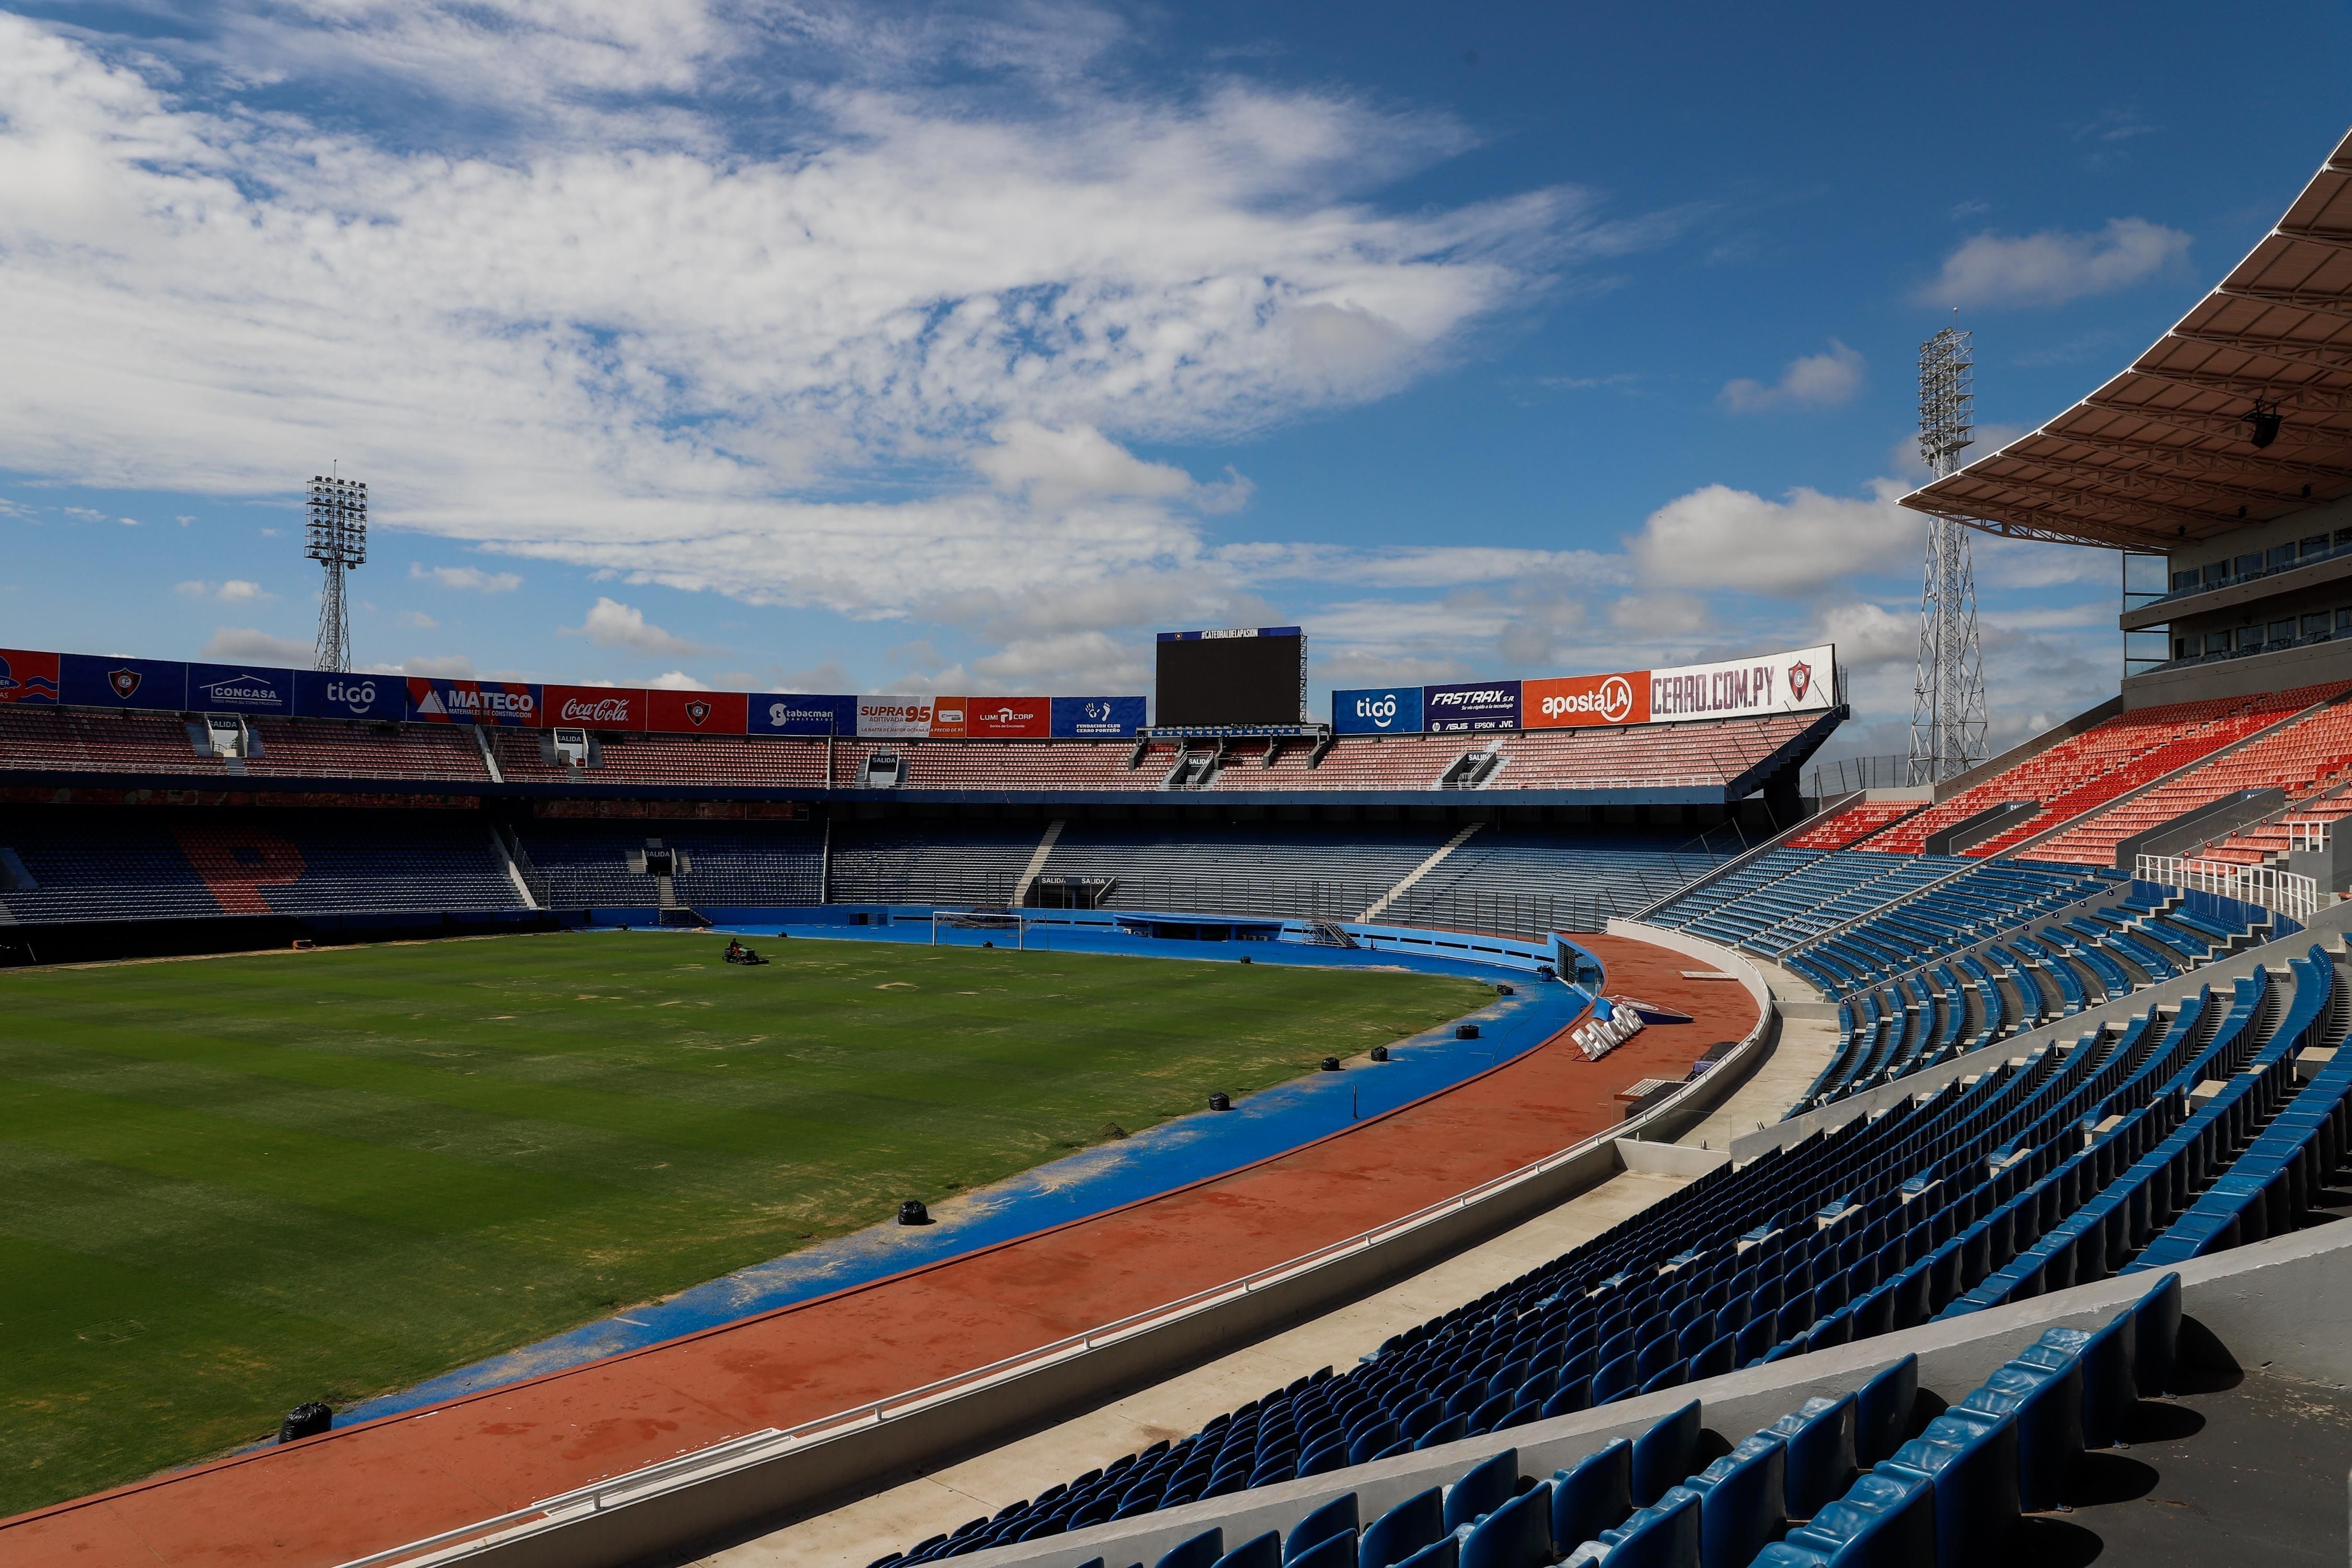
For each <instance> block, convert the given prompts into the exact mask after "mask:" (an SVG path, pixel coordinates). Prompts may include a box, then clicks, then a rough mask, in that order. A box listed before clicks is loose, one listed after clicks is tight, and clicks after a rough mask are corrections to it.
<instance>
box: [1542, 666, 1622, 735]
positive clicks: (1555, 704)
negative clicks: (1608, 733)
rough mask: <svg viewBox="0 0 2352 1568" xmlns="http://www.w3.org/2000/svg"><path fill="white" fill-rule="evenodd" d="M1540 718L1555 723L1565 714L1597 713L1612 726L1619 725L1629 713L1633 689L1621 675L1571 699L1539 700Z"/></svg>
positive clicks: (1551, 698) (1553, 698) (1552, 698)
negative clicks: (1552, 720)
mask: <svg viewBox="0 0 2352 1568" xmlns="http://www.w3.org/2000/svg"><path fill="white" fill-rule="evenodd" d="M1543 711H1544V717H1545V718H1547V719H1558V718H1559V717H1561V716H1562V715H1563V714H1569V713H1598V714H1599V715H1600V716H1601V718H1602V719H1604V720H1606V721H1608V722H1610V723H1612V724H1622V723H1623V722H1624V721H1625V720H1626V717H1627V716H1628V715H1629V714H1631V713H1632V712H1633V684H1632V683H1631V682H1630V681H1628V680H1627V679H1625V678H1624V677H1623V676H1622V675H1612V676H1611V677H1610V678H1609V679H1606V680H1604V681H1602V682H1601V684H1600V686H1599V687H1598V688H1596V689H1593V690H1591V691H1581V692H1579V693H1577V695H1575V696H1574V697H1547V698H1545V699H1544V700H1543Z"/></svg>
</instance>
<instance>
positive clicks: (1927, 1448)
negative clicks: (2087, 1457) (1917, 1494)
mask: <svg viewBox="0 0 2352 1568" xmlns="http://www.w3.org/2000/svg"><path fill="white" fill-rule="evenodd" d="M1889 1469H1892V1470H1896V1471H1901V1470H1905V1469H1908V1470H1912V1471H1916V1473H1917V1474H1919V1475H1921V1476H1924V1477H1926V1478H1927V1479H1928V1480H1930V1481H1932V1482H1933V1483H1934V1484H1935V1489H1936V1561H1937V1563H1953V1564H1958V1563H1989V1562H1991V1561H1992V1560H1993V1556H1994V1554H1995V1553H1997V1552H2000V1549H2001V1547H2002V1546H2003V1545H2004V1544H2005V1543H2006V1542H2007V1541H2008V1539H2009V1532H2010V1528H2011V1526H2012V1525H2014V1524H2015V1523H2016V1522H2017V1421H2016V1418H2015V1417H2014V1416H2011V1415H2001V1416H1998V1417H1995V1418H1993V1419H1992V1420H1990V1422H1985V1421H1978V1420H1964V1419H1958V1418H1955V1417H1954V1416H1951V1415H1938V1416H1937V1417H1936V1419H1934V1420H1933V1421H1930V1422H1928V1423H1927V1430H1926V1431H1925V1432H1923V1433H1921V1434H1920V1435H1919V1436H1916V1437H1915V1438H1913V1439H1912V1440H1911V1441H1910V1442H1908V1443H1906V1444H1904V1445H1903V1447H1900V1448H1897V1449H1895V1455H1894V1458H1890V1459H1888V1460H1887V1461H1886V1462H1885V1464H1883V1465H1881V1466H1879V1467H1878V1468H1877V1470H1874V1471H1873V1472H1872V1473H1873V1474H1877V1473H1878V1472H1879V1471H1884V1470H1889Z"/></svg>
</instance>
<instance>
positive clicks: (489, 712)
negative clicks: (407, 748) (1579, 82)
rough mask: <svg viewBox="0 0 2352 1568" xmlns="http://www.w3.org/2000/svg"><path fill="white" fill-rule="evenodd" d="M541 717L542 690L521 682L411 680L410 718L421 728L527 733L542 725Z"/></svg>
mask: <svg viewBox="0 0 2352 1568" xmlns="http://www.w3.org/2000/svg"><path fill="white" fill-rule="evenodd" d="M539 713H540V689H539V688H538V687H536V686H530V685H526V684H525V683H523V682H521V681H518V680H443V679H439V678H438V677H436V676H425V675H412V676H410V677H408V716H409V717H410V718H411V719H414V720H415V721H417V722H419V723H422V724H495V725H498V726H499V727H501V728H505V729H527V728H530V727H531V726H533V725H536V724H537V723H538V722H539Z"/></svg>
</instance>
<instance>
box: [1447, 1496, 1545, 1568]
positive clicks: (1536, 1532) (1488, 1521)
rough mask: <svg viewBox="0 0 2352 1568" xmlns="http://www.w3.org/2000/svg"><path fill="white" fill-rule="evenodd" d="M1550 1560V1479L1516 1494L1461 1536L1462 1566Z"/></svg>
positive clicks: (1519, 1565) (1523, 1567)
mask: <svg viewBox="0 0 2352 1568" xmlns="http://www.w3.org/2000/svg"><path fill="white" fill-rule="evenodd" d="M1550 1562H1551V1487H1550V1484H1549V1482H1545V1483H1540V1484H1538V1485H1537V1486H1535V1487H1533V1488H1531V1489H1528V1490H1527V1491H1525V1492H1522V1493H1520V1494H1519V1495H1518V1496H1517V1497H1515V1498H1513V1499H1512V1500H1510V1501H1508V1502H1507V1503H1505V1504H1503V1505H1502V1506H1501V1507H1500V1508H1497V1509H1496V1510H1494V1511H1493V1512H1491V1513H1489V1514H1487V1515H1486V1518H1484V1519H1482V1520H1480V1521H1478V1522H1477V1524H1475V1526H1473V1527H1472V1528H1471V1529H1470V1531H1468V1533H1466V1534H1465V1535H1464V1536H1463V1537H1462V1568H1547V1564H1549V1563H1550Z"/></svg>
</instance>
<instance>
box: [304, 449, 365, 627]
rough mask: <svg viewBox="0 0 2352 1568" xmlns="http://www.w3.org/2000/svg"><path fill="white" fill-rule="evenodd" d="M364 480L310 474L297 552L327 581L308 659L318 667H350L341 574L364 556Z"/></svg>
mask: <svg viewBox="0 0 2352 1568" xmlns="http://www.w3.org/2000/svg"><path fill="white" fill-rule="evenodd" d="M367 512H368V493H367V486H365V485H363V484H362V483H360V482H359V481H358V480H357V479H344V478H342V477H341V474H340V473H325V474H312V475H311V476H310V521H309V522H308V524H307V525H306V526H305V527H304V529H303V543H302V553H303V554H305V555H307V556H309V557H310V559H311V560H313V561H316V562H317V563H319V565H320V569H321V570H322V571H323V572H324V573H325V574H326V581H325V583H324V584H323V585H322V586H321V589H320V595H319V641H318V648H317V653H316V655H315V656H314V657H313V658H312V659H311V663H312V664H313V665H315V666H316V667H317V668H320V669H331V670H336V671H342V670H348V669H350V668H351V667H352V613H351V606H350V605H348V604H346V603H345V602H344V599H343V574H345V573H346V572H350V571H352V570H353V569H355V568H357V567H359V566H361V565H362V564H363V563H365V562H366V561H367Z"/></svg>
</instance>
